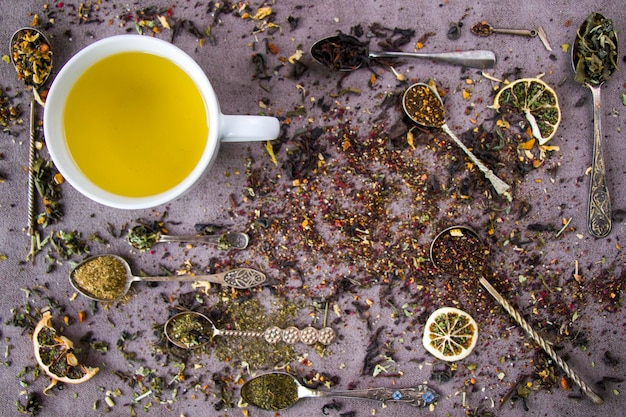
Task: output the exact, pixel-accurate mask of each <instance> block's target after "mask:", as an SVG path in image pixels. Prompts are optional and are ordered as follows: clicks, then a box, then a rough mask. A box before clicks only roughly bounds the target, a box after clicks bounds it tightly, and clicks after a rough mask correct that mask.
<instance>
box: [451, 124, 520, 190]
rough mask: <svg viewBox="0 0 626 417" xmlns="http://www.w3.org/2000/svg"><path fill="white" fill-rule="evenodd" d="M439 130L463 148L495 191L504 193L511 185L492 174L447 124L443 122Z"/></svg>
mask: <svg viewBox="0 0 626 417" xmlns="http://www.w3.org/2000/svg"><path fill="white" fill-rule="evenodd" d="M441 130H443V131H444V132H445V133H447V134H448V136H450V137H451V138H452V140H454V143H456V144H457V146H458V147H459V148H461V149H462V150H463V152H465V154H466V155H467V156H468V157H469V159H471V160H472V162H473V163H474V165H476V166H477V167H478V169H479V170H480V172H482V173H483V174H484V175H485V178H487V179H488V180H489V182H491V185H492V186H493V188H494V189H495V190H496V193H498V194H504V193H506V192H507V191H508V190H509V188H511V187H509V185H508V184H507V183H505V182H504V181H502V180H501V179H500V178H499V177H498V176H497V175H496V174H494V173H493V171H492V170H490V169H489V168H487V167H486V166H485V164H483V162H482V161H481V160H480V159H478V157H476V155H474V154H473V153H472V151H470V150H469V149H467V146H465V144H464V143H463V142H461V139H459V138H458V137H457V136H456V135H455V134H454V132H452V130H450V128H449V127H448V125H447V124H445V123H444V124H443V125H442V126H441Z"/></svg>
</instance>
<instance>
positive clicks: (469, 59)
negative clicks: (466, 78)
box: [311, 33, 496, 71]
mask: <svg viewBox="0 0 626 417" xmlns="http://www.w3.org/2000/svg"><path fill="white" fill-rule="evenodd" d="M311 56H312V57H313V59H314V60H315V61H317V62H318V63H320V64H322V65H324V66H326V67H327V68H329V69H331V70H335V71H354V70H357V69H359V68H361V67H362V66H363V64H365V63H367V62H369V60H370V59H372V58H425V59H430V60H432V61H438V62H447V63H449V64H457V65H464V66H466V67H471V68H483V69H485V68H492V67H493V66H494V65H495V63H496V56H495V54H494V53H493V52H491V51H481V50H479V51H455V52H436V53H415V52H387V51H379V52H374V51H370V50H369V46H368V45H367V43H364V42H361V41H360V40H359V39H358V38H355V37H354V36H350V35H346V34H344V33H340V34H338V35H334V36H328V37H326V38H323V39H320V40H318V41H317V42H315V43H314V44H313V46H311Z"/></svg>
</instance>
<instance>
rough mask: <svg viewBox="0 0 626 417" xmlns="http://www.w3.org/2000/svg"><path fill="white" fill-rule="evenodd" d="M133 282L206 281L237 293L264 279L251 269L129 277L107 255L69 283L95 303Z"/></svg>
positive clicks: (117, 259)
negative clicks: (201, 273) (235, 289)
mask: <svg viewBox="0 0 626 417" xmlns="http://www.w3.org/2000/svg"><path fill="white" fill-rule="evenodd" d="M135 281H152V282H157V281H159V282H165V281H167V282H169V281H175V282H184V281H209V282H212V283H216V284H220V285H226V286H229V287H233V288H237V289H249V288H253V287H256V286H258V285H261V284H263V283H264V282H265V281H266V277H265V274H263V273H262V272H259V271H257V270H254V269H251V268H236V269H232V270H230V271H226V272H221V273H217V274H207V275H180V276H158V277H139V276H134V275H133V274H132V271H131V269H130V265H128V262H126V260H125V259H124V258H122V257H121V256H117V255H110V254H107V255H97V256H92V257H89V258H87V259H85V260H84V261H82V262H81V263H79V264H78V265H76V267H74V268H73V269H72V271H71V272H70V283H71V284H72V286H73V287H74V289H76V291H78V292H79V293H81V294H82V295H84V296H85V297H87V298H91V299H92V300H96V301H117V300H119V299H121V298H122V297H124V295H126V293H127V292H128V290H129V289H130V286H131V284H132V283H133V282H135Z"/></svg>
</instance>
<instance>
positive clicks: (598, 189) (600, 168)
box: [587, 85, 611, 238]
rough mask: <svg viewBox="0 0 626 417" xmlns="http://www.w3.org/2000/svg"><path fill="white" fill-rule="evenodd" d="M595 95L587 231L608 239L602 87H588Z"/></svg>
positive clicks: (607, 196)
mask: <svg viewBox="0 0 626 417" xmlns="http://www.w3.org/2000/svg"><path fill="white" fill-rule="evenodd" d="M588 87H589V89H590V90H591V94H592V95H593V162H592V167H591V183H590V186H589V187H590V188H589V210H588V211H589V213H588V217H587V229H588V230H589V233H591V234H592V235H593V236H595V237H600V238H601V237H606V236H608V234H609V233H610V232H611V198H610V195H609V187H608V185H607V183H606V171H605V168H604V157H603V154H602V115H601V112H600V87H599V86H598V87H596V86H592V85H588Z"/></svg>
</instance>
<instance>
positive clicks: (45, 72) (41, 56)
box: [9, 27, 52, 237]
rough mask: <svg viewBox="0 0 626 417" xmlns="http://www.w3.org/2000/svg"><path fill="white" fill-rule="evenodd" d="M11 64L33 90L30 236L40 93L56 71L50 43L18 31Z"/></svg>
mask: <svg viewBox="0 0 626 417" xmlns="http://www.w3.org/2000/svg"><path fill="white" fill-rule="evenodd" d="M9 48H10V52H11V53H10V56H11V61H12V62H13V66H14V67H15V71H17V78H18V79H20V80H22V81H24V84H26V87H27V88H29V89H31V90H32V91H33V96H32V98H31V100H30V115H29V118H30V123H29V129H28V130H29V153H28V235H29V236H31V237H32V236H33V235H34V232H35V177H34V174H33V168H34V167H33V165H34V163H35V101H37V102H38V103H40V104H41V105H42V106H43V105H44V103H43V100H41V98H40V97H39V93H38V91H37V89H38V88H40V87H41V86H42V85H43V84H44V83H45V82H46V81H47V80H48V78H49V77H50V73H51V72H52V51H51V49H50V42H49V41H48V39H47V38H46V37H45V36H44V34H43V33H41V32H40V31H38V30H37V29H35V28H31V27H25V28H21V29H18V30H16V31H15V33H13V36H11V41H10V43H9Z"/></svg>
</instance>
